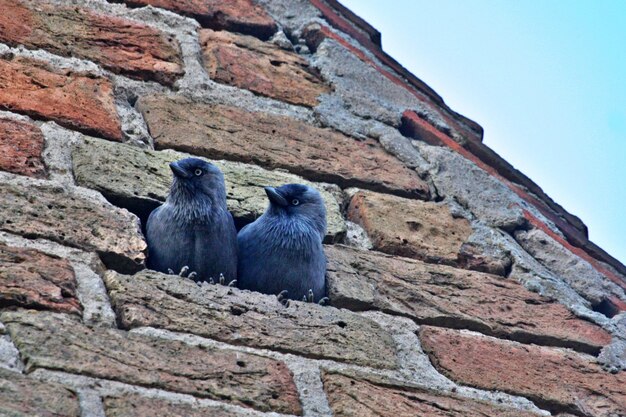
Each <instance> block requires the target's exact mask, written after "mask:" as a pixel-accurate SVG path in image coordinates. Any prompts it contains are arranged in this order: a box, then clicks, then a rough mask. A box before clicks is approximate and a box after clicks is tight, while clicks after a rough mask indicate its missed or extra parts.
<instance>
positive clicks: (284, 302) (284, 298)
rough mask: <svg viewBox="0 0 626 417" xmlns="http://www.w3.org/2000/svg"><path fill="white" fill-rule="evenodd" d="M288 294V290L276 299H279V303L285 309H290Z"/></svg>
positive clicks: (280, 293)
mask: <svg viewBox="0 0 626 417" xmlns="http://www.w3.org/2000/svg"><path fill="white" fill-rule="evenodd" d="M288 294H289V292H288V291H287V290H282V291H281V292H279V293H278V295H277V296H276V298H278V302H279V303H281V304H282V305H283V306H284V307H289V299H288V298H287V295H288Z"/></svg>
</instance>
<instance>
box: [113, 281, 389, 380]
mask: <svg viewBox="0 0 626 417" xmlns="http://www.w3.org/2000/svg"><path fill="white" fill-rule="evenodd" d="M105 283H106V285H107V288H108V290H109V296H110V298H111V303H112V305H113V308H114V309H115V311H116V312H117V316H118V322H119V323H120V325H121V326H123V327H124V328H126V329H132V328H135V327H142V326H150V327H158V328H164V329H168V330H172V331H177V332H190V333H194V334H197V335H200V336H204V337H208V338H212V339H217V340H220V341H223V342H226V343H231V344H236V345H244V346H251V347H260V348H265V349H271V350H277V351H280V352H287V353H293V354H296V355H304V356H307V357H312V358H318V359H332V360H336V361H341V362H348V363H354V364H358V365H364V366H371V367H376V368H394V367H395V347H394V343H393V340H392V339H391V336H390V335H389V334H388V333H387V332H386V331H385V330H384V329H382V328H381V327H380V326H379V325H378V324H376V323H375V322H373V321H371V320H369V319H367V318H364V317H361V316H359V315H357V314H354V313H351V312H348V311H345V310H338V309H336V308H332V307H322V306H318V305H316V304H307V303H299V302H293V303H292V304H291V306H290V307H289V308H285V307H283V306H282V305H281V304H280V303H279V302H278V300H277V298H276V297H274V296H269V295H263V294H260V293H255V292H250V291H242V290H238V289H233V288H229V287H225V286H221V285H205V286H202V287H201V288H198V285H197V284H196V283H195V282H193V281H192V280H188V279H181V278H180V277H176V276H169V275H164V274H159V273H157V272H152V271H144V272H141V273H139V274H136V275H133V276H127V275H120V274H117V273H114V272H109V273H108V274H107V275H106V277H105Z"/></svg>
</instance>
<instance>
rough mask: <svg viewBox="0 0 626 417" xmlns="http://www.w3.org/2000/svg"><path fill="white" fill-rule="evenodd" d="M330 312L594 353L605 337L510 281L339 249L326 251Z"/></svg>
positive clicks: (559, 306) (594, 327)
mask: <svg viewBox="0 0 626 417" xmlns="http://www.w3.org/2000/svg"><path fill="white" fill-rule="evenodd" d="M325 252H326V258H327V259H328V266H327V271H328V272H327V275H326V276H327V281H328V292H329V297H330V298H331V300H332V302H333V305H334V306H336V307H339V308H348V309H352V310H381V311H385V312H387V313H391V314H396V315H400V316H405V317H410V318H412V319H413V320H415V321H416V322H417V323H419V324H432V325H437V326H444V327H456V328H458V327H462V328H466V329H472V330H476V331H480V332H482V333H485V334H490V335H493V336H498V337H503V338H507V339H512V340H516V341H520V342H532V343H540V344H546V345H551V346H562V347H570V348H574V349H577V350H581V351H583V352H589V353H598V352H599V351H600V349H602V348H603V347H604V346H605V345H607V344H608V343H610V341H611V335H610V334H609V333H607V332H606V331H605V330H603V329H602V328H601V327H599V326H597V325H595V324H593V323H590V322H588V321H585V320H581V319H578V318H576V317H575V316H574V315H573V314H572V313H571V312H570V311H568V310H567V309H566V308H565V306H563V305H562V304H559V303H557V302H554V301H552V300H549V299H547V298H545V297H542V296H540V295H538V294H536V293H533V292H530V291H528V290H527V289H526V288H524V287H523V286H522V285H521V284H519V283H518V282H517V281H515V280H510V279H504V278H501V277H497V276H495V275H490V274H485V273H481V272H475V271H467V270H463V269H457V268H452V267H449V266H445V265H433V264H426V263H423V262H421V261H417V260H413V259H408V258H400V257H392V256H388V255H384V254H382V253H378V252H372V251H359V250H355V249H352V248H348V247H345V246H338V245H334V246H326V248H325Z"/></svg>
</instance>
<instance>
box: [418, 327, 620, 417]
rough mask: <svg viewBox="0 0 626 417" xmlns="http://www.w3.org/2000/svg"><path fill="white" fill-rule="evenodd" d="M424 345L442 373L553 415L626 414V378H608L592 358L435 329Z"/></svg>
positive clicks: (427, 331)
mask: <svg viewBox="0 0 626 417" xmlns="http://www.w3.org/2000/svg"><path fill="white" fill-rule="evenodd" d="M420 340H421V342H422V347H423V348H424V350H425V351H426V352H427V353H428V355H429V356H430V358H431V361H432V362H433V364H434V365H435V366H436V367H437V369H438V370H439V371H440V372H442V373H443V374H444V375H446V376H447V377H449V378H450V379H452V380H454V381H457V382H458V383H461V384H464V385H470V386H473V387H477V388H482V389H488V390H499V391H504V392H508V393H511V394H514V395H521V396H524V397H527V398H529V399H530V400H531V401H534V402H535V403H536V404H537V405H538V406H540V407H542V408H545V409H548V410H549V411H551V412H552V413H558V412H568V413H573V414H577V415H584V416H597V417H614V416H620V415H624V412H625V411H626V390H625V389H624V387H626V372H620V373H617V374H610V373H608V372H605V371H603V370H602V368H601V367H600V366H599V365H598V364H597V363H595V362H594V360H593V358H592V357H589V356H585V355H581V354H578V353H575V352H572V351H568V350H564V349H555V348H547V347H541V346H534V345H522V344H519V343H513V342H507V341H503V340H498V339H494V338H491V337H487V336H482V335H478V334H474V333H467V332H463V331H458V330H447V329H439V328H434V327H422V329H421V331H420Z"/></svg>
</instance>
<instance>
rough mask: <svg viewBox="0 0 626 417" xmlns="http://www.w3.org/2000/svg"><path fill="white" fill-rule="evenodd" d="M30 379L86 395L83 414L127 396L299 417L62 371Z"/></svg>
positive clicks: (264, 416) (252, 416) (256, 416)
mask: <svg viewBox="0 0 626 417" xmlns="http://www.w3.org/2000/svg"><path fill="white" fill-rule="evenodd" d="M30 376H31V377H33V378H36V379H38V380H40V381H43V382H51V383H57V384H61V385H64V386H66V387H68V388H70V389H73V390H76V391H78V392H79V396H80V395H83V396H84V397H85V399H84V400H83V399H82V398H81V409H82V410H89V409H90V408H89V406H94V409H95V410H96V411H98V410H101V409H100V408H98V407H101V404H102V399H103V398H104V397H108V396H119V395H124V394H138V395H141V396H143V397H146V398H155V399H161V400H166V401H168V402H170V403H172V404H186V405H191V406H193V407H194V408H198V409H203V408H205V407H221V408H223V409H226V410H229V411H232V412H233V413H236V414H237V415H240V416H242V417H295V416H289V415H286V414H279V413H274V412H270V413H262V412H259V411H255V410H251V409H249V408H244V407H240V406H237V405H233V404H229V403H222V402H218V401H214V400H209V399H201V398H196V397H194V396H192V395H188V394H180V393H175V392H170V391H165V390H161V389H156V388H144V387H140V386H136V385H130V384H126V383H123V382H117V381H111V380H106V379H98V378H93V377H88V376H83V375H76V374H70V373H66V372H61V371H51V370H47V369H36V370H34V371H33V372H32V373H31V374H30ZM98 402H100V405H98ZM83 407H84V408H83ZM82 417H91V415H90V414H86V413H85V411H83V415H82Z"/></svg>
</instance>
